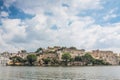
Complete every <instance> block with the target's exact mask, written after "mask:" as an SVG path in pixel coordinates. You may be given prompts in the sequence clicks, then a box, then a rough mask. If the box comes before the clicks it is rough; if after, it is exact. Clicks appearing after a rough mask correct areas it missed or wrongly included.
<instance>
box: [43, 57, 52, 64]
mask: <svg viewBox="0 0 120 80" xmlns="http://www.w3.org/2000/svg"><path fill="white" fill-rule="evenodd" d="M50 61H51V60H50V58H45V59H43V62H44V64H48V63H49V62H50Z"/></svg>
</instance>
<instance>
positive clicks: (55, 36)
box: [0, 0, 120, 52]
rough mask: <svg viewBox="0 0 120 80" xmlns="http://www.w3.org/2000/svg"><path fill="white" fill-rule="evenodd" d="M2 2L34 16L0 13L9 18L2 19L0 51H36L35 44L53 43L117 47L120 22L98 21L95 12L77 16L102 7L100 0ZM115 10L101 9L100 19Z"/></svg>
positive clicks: (96, 47)
mask: <svg viewBox="0 0 120 80" xmlns="http://www.w3.org/2000/svg"><path fill="white" fill-rule="evenodd" d="M23 2H24V3H23ZM13 3H14V4H13ZM33 3H34V4H33ZM63 4H64V5H63ZM5 5H7V7H10V6H14V7H16V8H17V9H19V11H22V12H24V13H26V14H32V15H34V16H33V17H31V18H25V19H22V18H16V19H14V17H13V18H12V19H11V18H9V15H7V13H6V14H5V12H3V13H2V15H3V16H8V18H2V19H1V25H0V45H1V46H0V49H1V51H6V50H7V51H11V52H12V51H17V50H20V49H27V50H28V51H35V50H36V49H37V48H38V47H47V46H55V45H58V46H67V47H70V46H75V47H77V48H85V49H99V48H100V49H110V50H118V47H120V44H119V43H118V42H119V41H120V33H119V30H120V28H119V25H120V22H117V23H109V24H104V25H101V24H98V23H96V22H97V20H96V17H97V16H96V15H94V17H93V16H91V15H85V16H82V15H80V16H77V14H79V13H80V12H82V11H86V13H87V11H89V10H92V11H94V12H96V11H97V10H103V9H104V8H105V6H103V5H102V2H101V0H66V1H64V0H59V1H56V0H45V1H42V0H36V1H33V0H13V1H8V0H6V1H5ZM21 5H22V6H21ZM94 12H93V13H94ZM114 12H115V11H113V10H111V11H109V12H108V13H102V17H101V18H100V19H102V20H103V19H104V20H105V21H108V20H110V19H112V18H114V17H116V16H117V15H116V14H115V13H114ZM99 15H101V13H99ZM103 15H104V17H103Z"/></svg>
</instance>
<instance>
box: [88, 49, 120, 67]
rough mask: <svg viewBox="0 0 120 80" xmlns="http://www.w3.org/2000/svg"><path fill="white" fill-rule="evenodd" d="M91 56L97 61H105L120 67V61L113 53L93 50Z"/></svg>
mask: <svg viewBox="0 0 120 80" xmlns="http://www.w3.org/2000/svg"><path fill="white" fill-rule="evenodd" d="M90 54H91V56H92V57H93V58H95V59H100V60H104V61H105V62H108V63H110V64H112V65H118V64H119V60H118V56H117V54H115V53H113V52H112V51H100V50H93V51H92V52H91V53H90Z"/></svg>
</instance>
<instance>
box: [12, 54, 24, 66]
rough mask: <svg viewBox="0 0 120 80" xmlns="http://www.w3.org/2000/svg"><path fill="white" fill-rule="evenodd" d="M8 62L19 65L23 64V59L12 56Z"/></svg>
mask: <svg viewBox="0 0 120 80" xmlns="http://www.w3.org/2000/svg"><path fill="white" fill-rule="evenodd" d="M10 60H12V62H13V65H15V63H17V62H19V63H24V59H23V58H22V57H20V56H13V57H10Z"/></svg>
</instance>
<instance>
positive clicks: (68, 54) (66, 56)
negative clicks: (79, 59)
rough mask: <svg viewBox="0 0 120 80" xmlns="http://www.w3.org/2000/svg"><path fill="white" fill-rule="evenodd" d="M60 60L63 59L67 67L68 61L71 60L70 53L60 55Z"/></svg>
mask: <svg viewBox="0 0 120 80" xmlns="http://www.w3.org/2000/svg"><path fill="white" fill-rule="evenodd" d="M62 59H63V61H64V62H65V65H66V66H67V65H68V62H69V61H70V59H71V55H70V53H63V54H62Z"/></svg>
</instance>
